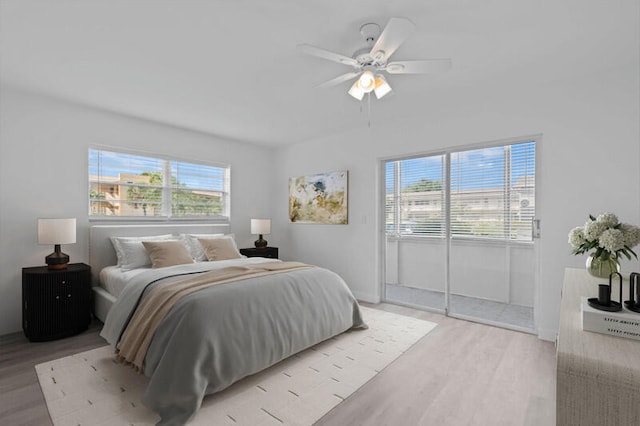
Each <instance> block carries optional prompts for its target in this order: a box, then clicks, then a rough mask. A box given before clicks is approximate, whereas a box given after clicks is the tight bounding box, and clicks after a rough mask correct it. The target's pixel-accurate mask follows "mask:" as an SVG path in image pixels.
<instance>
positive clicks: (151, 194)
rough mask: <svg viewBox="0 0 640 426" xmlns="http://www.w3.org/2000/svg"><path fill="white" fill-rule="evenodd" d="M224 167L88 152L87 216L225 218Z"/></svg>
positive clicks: (226, 177) (226, 170)
mask: <svg viewBox="0 0 640 426" xmlns="http://www.w3.org/2000/svg"><path fill="white" fill-rule="evenodd" d="M229 176H230V172H229V167H228V166H220V165H217V166H216V165H211V164H202V163H188V162H184V161H178V160H173V159H168V158H159V157H150V156H146V155H138V154H129V153H123V152H114V151H104V150H97V149H89V216H90V217H93V218H98V217H99V218H107V217H121V218H128V219H131V218H143V217H151V218H165V219H167V218H168V219H176V218H206V219H208V220H211V219H214V220H228V219H229Z"/></svg>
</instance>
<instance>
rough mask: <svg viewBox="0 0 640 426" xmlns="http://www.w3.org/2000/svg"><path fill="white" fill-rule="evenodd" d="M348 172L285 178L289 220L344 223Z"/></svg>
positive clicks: (294, 221)
mask: <svg viewBox="0 0 640 426" xmlns="http://www.w3.org/2000/svg"><path fill="white" fill-rule="evenodd" d="M348 178H349V173H348V172H347V171H346V170H345V171H340V172H327V173H318V174H315V175H309V176H299V177H292V178H289V221H290V222H292V223H319V224H332V225H346V224H347V223H348V222H347V192H348V191H347V190H348Z"/></svg>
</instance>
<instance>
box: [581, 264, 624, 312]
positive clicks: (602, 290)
mask: <svg viewBox="0 0 640 426" xmlns="http://www.w3.org/2000/svg"><path fill="white" fill-rule="evenodd" d="M614 275H617V276H618V277H619V278H620V293H618V294H619V296H620V301H619V302H616V301H615V300H611V280H612V279H613V276H614ZM587 302H589V306H591V307H592V308H594V309H599V310H601V311H607V312H617V311H621V310H622V275H621V274H620V272H612V273H611V275H609V284H598V297H591V298H590V299H589V300H587Z"/></svg>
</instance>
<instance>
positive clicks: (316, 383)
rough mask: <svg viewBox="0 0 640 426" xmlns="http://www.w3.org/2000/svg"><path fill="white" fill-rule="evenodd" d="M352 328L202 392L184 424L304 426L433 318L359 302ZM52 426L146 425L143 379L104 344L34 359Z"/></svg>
mask: <svg viewBox="0 0 640 426" xmlns="http://www.w3.org/2000/svg"><path fill="white" fill-rule="evenodd" d="M362 311H363V315H364V318H365V321H366V323H367V324H368V325H369V329H367V330H353V331H348V332H346V333H343V334H341V335H339V336H336V337H334V338H332V339H329V340H327V341H325V342H323V343H320V344H318V345H316V346H314V347H312V348H310V349H307V350H305V351H303V352H300V353H299V354H297V355H294V356H292V357H290V358H288V359H286V360H284V361H282V362H280V363H278V364H276V365H274V366H272V367H270V368H268V369H267V370H265V371H263V372H261V373H258V374H256V375H253V376H250V377H247V378H245V379H243V380H241V381H239V382H237V383H235V384H234V385H233V386H231V387H229V388H227V389H226V390H224V391H223V392H219V393H217V394H214V395H209V396H207V397H205V399H204V401H203V403H202V408H200V411H198V413H197V414H196V416H195V417H194V418H193V419H192V421H191V422H190V424H191V425H227V424H228V425H234V426H239V425H251V426H254V425H312V424H313V423H314V422H316V421H317V420H318V419H320V418H321V417H322V416H323V415H325V414H326V413H327V412H329V411H330V410H331V409H332V408H333V407H335V406H336V405H338V404H339V403H340V402H342V401H343V400H344V399H345V398H347V397H348V396H349V395H351V394H352V393H353V392H355V391H356V390H357V389H358V388H360V387H361V386H362V385H364V384H365V383H366V382H368V381H369V380H370V379H371V378H373V377H374V376H375V375H376V374H378V373H379V372H380V371H381V370H382V369H383V368H385V367H386V366H387V365H389V364H390V363H391V362H393V361H394V360H395V359H397V358H398V357H399V356H400V355H402V354H403V353H404V352H405V351H406V350H407V349H409V348H410V347H411V346H412V345H413V344H414V343H416V342H417V341H418V340H420V339H421V338H422V337H423V336H425V335H426V334H427V333H429V332H430V331H431V330H432V329H433V328H434V327H435V326H436V324H435V323H432V322H428V321H423V320H419V319H416V318H411V317H406V316H402V315H397V314H394V313H390V312H384V311H380V310H377V309H370V308H364V307H363V308H362ZM35 368H36V373H37V374H38V380H39V381H40V387H41V388H42V392H43V394H44V397H45V400H46V402H47V408H48V409H49V414H50V415H51V420H52V421H53V424H54V425H56V426H57V425H74V426H76V425H148V424H155V423H156V422H157V421H158V420H159V417H158V416H157V415H156V414H155V413H154V412H153V411H151V410H150V409H148V408H147V407H145V406H144V405H142V403H141V402H140V397H141V395H142V393H143V392H144V389H145V387H146V385H147V383H148V381H149V379H148V378H146V377H145V376H143V375H141V374H137V373H135V372H134V371H133V370H132V369H131V368H130V367H127V366H124V365H122V364H119V363H116V362H115V360H114V356H113V351H112V349H111V348H110V347H109V346H104V347H101V348H97V349H93V350H90V351H87V352H82V353H79V354H76V355H72V356H68V357H65V358H60V359H57V360H54V361H50V362H46V363H43V364H39V365H36V367H35Z"/></svg>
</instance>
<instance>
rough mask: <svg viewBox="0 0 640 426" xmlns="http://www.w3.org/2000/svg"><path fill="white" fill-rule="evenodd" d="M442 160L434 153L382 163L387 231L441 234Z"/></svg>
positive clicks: (399, 233)
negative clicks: (384, 176)
mask: <svg viewBox="0 0 640 426" xmlns="http://www.w3.org/2000/svg"><path fill="white" fill-rule="evenodd" d="M444 160H445V158H444V156H443V155H436V156H430V157H420V158H411V159H406V160H398V161H388V162H387V163H386V164H385V168H386V222H387V232H388V233H392V234H396V235H416V236H427V235H431V236H442V235H443V232H444V211H445V210H444V208H445V205H444V188H443V182H444V174H443V173H444Z"/></svg>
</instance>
